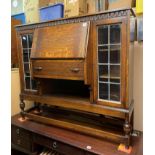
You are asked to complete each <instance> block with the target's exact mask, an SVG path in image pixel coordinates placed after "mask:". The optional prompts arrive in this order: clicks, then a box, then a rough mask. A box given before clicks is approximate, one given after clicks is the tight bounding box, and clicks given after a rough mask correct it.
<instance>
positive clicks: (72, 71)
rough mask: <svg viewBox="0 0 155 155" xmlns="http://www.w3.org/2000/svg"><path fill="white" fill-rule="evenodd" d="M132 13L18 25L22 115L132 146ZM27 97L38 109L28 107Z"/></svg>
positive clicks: (119, 12)
mask: <svg viewBox="0 0 155 155" xmlns="http://www.w3.org/2000/svg"><path fill="white" fill-rule="evenodd" d="M131 15H132V16H134V13H133V11H132V10H131V9H121V10H114V11H106V12H101V13H98V14H92V15H87V16H80V17H72V18H67V19H65V18H64V19H60V20H55V21H49V22H44V23H37V24H30V25H23V26H17V35H18V47H19V62H20V79H21V94H20V99H21V103H20V107H21V115H22V117H23V118H25V116H27V117H28V118H29V119H32V120H35V121H37V122H41V123H45V124H50V125H54V126H59V127H61V128H66V129H68V130H73V131H77V132H80V133H84V134H87V135H91V136H95V137H98V138H103V139H110V140H113V141H116V142H118V143H125V144H126V147H129V145H130V135H131V132H132V124H133V104H134V101H133V93H132V88H133V85H132V81H133V80H132V78H133V51H132V50H130V16H131ZM25 100H31V101H34V102H35V107H36V110H34V111H31V112H28V111H25V110H24V108H25V102H24V101H25ZM80 116H83V117H80ZM123 130H124V131H123Z"/></svg>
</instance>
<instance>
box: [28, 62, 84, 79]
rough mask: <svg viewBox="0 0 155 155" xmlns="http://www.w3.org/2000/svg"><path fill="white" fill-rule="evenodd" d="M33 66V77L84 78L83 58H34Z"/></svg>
mask: <svg viewBox="0 0 155 155" xmlns="http://www.w3.org/2000/svg"><path fill="white" fill-rule="evenodd" d="M31 68H32V76H33V77H38V78H53V79H68V80H84V61H83V60H32V61H31Z"/></svg>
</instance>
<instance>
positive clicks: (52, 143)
mask: <svg viewBox="0 0 155 155" xmlns="http://www.w3.org/2000/svg"><path fill="white" fill-rule="evenodd" d="M33 142H34V143H36V144H39V145H42V146H44V147H47V148H51V149H52V150H55V151H56V152H59V153H63V154H64V155H69V154H76V155H85V153H86V152H85V151H84V150H81V149H78V148H75V147H73V146H71V145H68V144H65V143H62V142H60V141H56V140H53V139H50V138H46V137H43V136H40V135H36V136H34V139H33Z"/></svg>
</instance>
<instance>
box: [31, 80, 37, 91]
mask: <svg viewBox="0 0 155 155" xmlns="http://www.w3.org/2000/svg"><path fill="white" fill-rule="evenodd" d="M31 82H32V89H36V88H37V84H36V81H35V80H31Z"/></svg>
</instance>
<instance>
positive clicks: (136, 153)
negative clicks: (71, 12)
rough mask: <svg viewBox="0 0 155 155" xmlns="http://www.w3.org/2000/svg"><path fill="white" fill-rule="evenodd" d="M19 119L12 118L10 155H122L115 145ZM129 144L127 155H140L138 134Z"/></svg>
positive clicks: (140, 148) (124, 154) (141, 143)
mask: <svg viewBox="0 0 155 155" xmlns="http://www.w3.org/2000/svg"><path fill="white" fill-rule="evenodd" d="M19 118H20V115H16V116H13V117H12V125H11V129H12V130H11V135H12V136H11V144H12V155H19V154H20V155H21V154H22V152H24V153H25V154H29V155H37V154H38V155H39V153H40V152H42V150H44V149H45V148H48V149H49V150H53V152H57V153H59V154H60V155H61V154H63V155H73V154H75V155H126V153H123V152H120V151H118V150H117V148H118V144H117V143H111V142H108V141H104V140H101V139H96V138H94V137H91V136H86V135H83V134H80V133H76V132H72V131H69V130H65V129H62V128H58V127H54V126H48V125H44V124H40V123H37V122H34V121H30V120H26V121H24V122H21V121H19ZM132 142H133V143H132V146H133V149H132V152H131V154H130V155H143V135H142V133H140V134H139V135H138V136H132ZM17 150H18V151H20V153H19V152H17Z"/></svg>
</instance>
